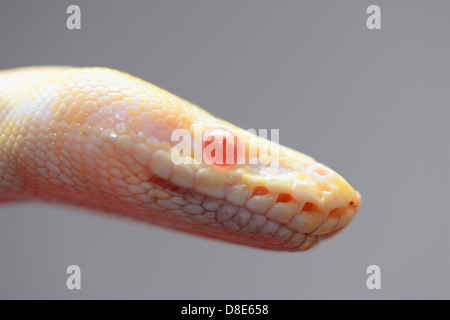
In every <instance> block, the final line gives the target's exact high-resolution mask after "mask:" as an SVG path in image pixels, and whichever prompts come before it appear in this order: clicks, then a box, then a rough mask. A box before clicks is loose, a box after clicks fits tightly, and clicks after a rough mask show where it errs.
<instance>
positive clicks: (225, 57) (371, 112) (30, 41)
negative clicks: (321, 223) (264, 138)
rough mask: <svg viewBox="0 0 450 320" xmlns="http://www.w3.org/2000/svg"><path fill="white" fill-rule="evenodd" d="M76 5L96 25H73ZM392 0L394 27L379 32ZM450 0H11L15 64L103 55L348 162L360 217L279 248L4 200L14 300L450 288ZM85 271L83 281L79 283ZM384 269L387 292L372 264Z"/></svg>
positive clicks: (393, 294) (4, 50) (234, 118)
mask: <svg viewBox="0 0 450 320" xmlns="http://www.w3.org/2000/svg"><path fill="white" fill-rule="evenodd" d="M69 4H78V5H80V7H81V10H82V30H80V31H69V30H67V28H66V17H67V14H66V8H67V6H68V5H69ZM370 4H378V5H380V7H381V10H382V30H378V31H369V30H368V29H367V28H366V19H367V17H368V15H367V14H366V8H367V7H368V6H369V5H370ZM449 12H450V3H449V2H448V1H429V2H424V1H395V2H394V1H331V0H329V1H296V0H295V1H294V0H293V1H248V0H246V1H241V0H239V1H238V0H236V1H234V0H233V1H207V0H204V1H167V0H165V1H79V0H74V1H70V2H69V1H42V0H40V1H4V0H2V3H1V5H0V69H4V68H10V67H18V66H25V65H58V64H60V65H74V66H105V67H112V68H117V69H120V70H123V71H126V72H129V73H131V74H133V75H136V76H139V77H141V78H143V79H145V80H148V81H150V82H153V83H155V84H157V85H159V86H161V87H163V88H165V89H167V90H169V91H171V92H173V93H175V94H178V95H179V96H181V97H183V98H185V99H187V100H190V101H192V102H194V103H196V104H198V105H200V106H202V107H204V108H205V109H207V110H209V111H210V112H212V113H213V114H216V115H218V116H220V117H222V118H224V119H226V120H228V121H230V122H232V123H235V124H237V125H239V126H241V127H243V128H280V129H281V131H280V140H281V143H282V144H285V145H288V146H290V147H293V148H294V149H297V150H300V151H302V152H304V153H306V154H309V155H311V156H313V157H315V158H316V159H318V160H319V161H321V162H323V163H325V164H327V165H329V166H330V167H332V168H333V169H335V170H336V171H338V172H339V173H340V174H342V175H343V176H344V177H345V178H346V179H347V180H348V181H349V182H350V183H351V184H352V185H353V186H354V187H355V188H356V189H358V190H359V191H360V192H361V194H362V197H363V203H362V206H361V208H360V211H359V213H358V215H357V217H356V219H355V220H354V221H353V223H352V224H351V225H350V226H349V227H348V228H347V229H346V230H345V231H344V232H342V233H341V234H340V235H339V236H337V237H335V238H333V239H332V240H329V241H326V242H323V243H322V244H321V245H319V246H318V247H317V248H315V249H313V250H312V251H309V252H306V253H278V252H267V251H261V250H256V249H250V248H246V247H240V246H236V245H230V244H226V243H222V242H217V241H210V240H205V239H202V238H197V237H193V236H189V235H185V234H180V233H175V232H171V231H167V230H163V229H159V228H156V227H153V226H149V225H142V224H139V223H137V222H134V221H129V220H122V219H118V218H114V217H105V216H101V215H96V214H93V213H92V212H86V211H83V210H80V209H77V208H67V207H62V206H56V205H49V204H39V203H38V204H37V203H29V204H10V205H2V206H1V207H0V211H1V214H0V298H64V299H65V298H68V299H72V298H161V299H164V298H177V299H178V298H186V299H194V298H195V299H196V298H208V299H210V298H211V299H215V298H224V299H229V298H236V299H241V298H246V299H247V298H252V299H253V298H254V299H300V298H344V299H345V298H367V299H379V298H450V276H449V270H450V259H449V253H448V246H449V244H450V232H449V225H450V216H449V204H448V199H449V169H448V168H449V156H450V154H449V148H448V137H449V133H450V132H449V131H450V130H449V128H448V123H449V121H448V120H449V116H450V112H449V102H450V101H449V100H450V98H449V89H450V86H449V81H450V80H449V75H450V63H449V57H450V40H449V39H450V38H449V30H450V19H449ZM70 264H78V265H80V267H81V269H82V290H81V291H77V292H73V291H69V290H67V289H66V287H65V282H66V277H67V276H66V274H65V271H66V268H67V266H68V265H70ZM371 264H377V265H379V266H380V267H381V269H382V290H379V291H369V290H368V289H367V288H366V278H367V275H366V268H367V266H369V265H371Z"/></svg>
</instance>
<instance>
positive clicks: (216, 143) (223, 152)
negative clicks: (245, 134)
mask: <svg viewBox="0 0 450 320" xmlns="http://www.w3.org/2000/svg"><path fill="white" fill-rule="evenodd" d="M238 144H239V141H238V137H237V136H236V135H235V134H234V133H232V132H231V131H229V130H227V129H211V130H209V131H207V132H206V133H205V134H204V135H203V160H204V161H205V162H206V163H207V164H212V165H216V166H231V165H235V164H237V162H238V159H239V158H240V152H239V151H240V150H239V149H240V148H239V147H238Z"/></svg>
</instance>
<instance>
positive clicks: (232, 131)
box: [0, 66, 361, 252]
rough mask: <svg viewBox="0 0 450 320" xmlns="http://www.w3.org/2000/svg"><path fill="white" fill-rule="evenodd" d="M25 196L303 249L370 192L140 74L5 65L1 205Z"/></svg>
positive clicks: (332, 229) (254, 243) (342, 222)
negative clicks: (362, 196) (139, 76)
mask: <svg viewBox="0 0 450 320" xmlns="http://www.w3.org/2000/svg"><path fill="white" fill-rule="evenodd" d="M227 103H230V104H231V103H238V101H235V100H234V99H233V94H232V93H230V96H229V101H227ZM237 146H239V148H238V147H237ZM343 148H344V146H343ZM208 150H209V153H208V152H207V151H208ZM272 151H273V152H272ZM21 201H47V202H57V203H64V204H67V205H72V206H79V207H84V208H89V209H91V210H94V211H96V212H97V211H98V212H104V213H108V214H113V215H118V216H122V217H127V218H132V219H136V220H138V221H140V222H143V223H150V224H153V225H156V226H161V227H165V228H169V229H172V230H177V231H182V232H185V233H189V234H193V235H198V236H202V237H204V238H207V239H216V240H221V241H225V242H228V243H233V244H238V245H243V246H248V247H253V248H260V249H268V250H276V251H289V252H295V251H304V250H307V249H310V248H312V247H314V246H316V245H317V244H318V243H319V242H320V241H321V240H323V239H325V238H329V237H331V236H333V235H335V234H336V233H338V232H340V231H341V230H342V229H343V228H345V227H346V226H347V225H348V224H349V223H350V221H352V219H353V217H354V216H355V214H356V212H357V211H358V208H359V206H360V202H361V196H360V194H359V192H358V191H356V190H355V189H354V188H353V187H352V186H351V185H350V184H349V183H348V182H347V181H346V180H345V179H344V178H343V177H342V176H340V175H339V174H338V173H337V172H335V171H334V170H332V169H330V168H329V167H327V166H326V165H324V164H322V163H319V162H317V161H316V160H314V159H313V158H311V157H310V156H308V155H305V154H303V153H301V152H298V151H295V150H293V149H291V148H289V147H286V146H283V145H281V144H280V143H278V141H273V139H271V140H269V139H268V138H267V137H265V136H264V135H261V134H258V133H256V132H255V131H251V130H244V129H242V128H239V127H237V126H235V125H233V124H231V123H229V122H227V121H225V120H222V119H220V118H218V117H215V116H213V115H211V114H210V113H208V112H207V111H205V110H204V109H202V108H200V107H198V106H196V105H195V104H192V103H190V102H188V101H186V100H184V99H182V98H180V97H178V96H176V95H174V94H172V93H170V92H168V91H166V90H164V89H161V88H160V87H158V86H156V85H153V84H151V83H149V82H147V81H144V80H142V79H140V78H138V77H134V76H132V75H130V74H127V73H125V72H121V71H118V70H114V69H109V68H104V67H68V66H31V67H21V68H13V69H7V70H2V71H0V203H9V202H21Z"/></svg>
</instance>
